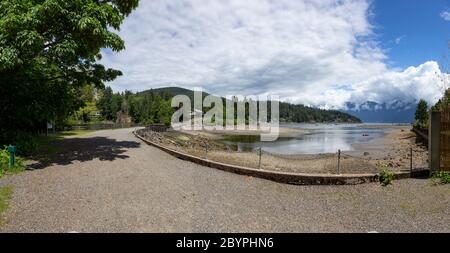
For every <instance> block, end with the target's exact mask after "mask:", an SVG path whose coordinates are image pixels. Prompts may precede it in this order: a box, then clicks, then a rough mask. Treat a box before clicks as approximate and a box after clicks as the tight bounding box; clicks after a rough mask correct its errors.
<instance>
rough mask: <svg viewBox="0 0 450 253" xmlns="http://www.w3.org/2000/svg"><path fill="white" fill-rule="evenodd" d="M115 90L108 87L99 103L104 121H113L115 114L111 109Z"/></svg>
mask: <svg viewBox="0 0 450 253" xmlns="http://www.w3.org/2000/svg"><path fill="white" fill-rule="evenodd" d="M113 95H114V94H113V90H112V89H111V87H106V88H105V90H104V91H103V95H102V96H101V98H100V99H99V101H98V102H97V107H98V108H99V109H100V112H101V114H102V116H103V118H104V119H106V120H113V119H114V117H113V112H112V109H111V105H112V100H113Z"/></svg>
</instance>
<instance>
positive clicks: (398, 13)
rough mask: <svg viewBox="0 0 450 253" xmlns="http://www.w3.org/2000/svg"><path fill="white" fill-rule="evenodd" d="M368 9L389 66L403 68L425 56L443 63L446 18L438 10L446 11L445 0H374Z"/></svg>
mask: <svg viewBox="0 0 450 253" xmlns="http://www.w3.org/2000/svg"><path fill="white" fill-rule="evenodd" d="M372 11H373V14H374V17H373V19H374V25H375V26H377V28H376V30H375V31H376V32H377V33H378V34H379V36H380V38H381V40H382V45H383V47H385V48H386V49H387V50H388V51H387V54H388V55H389V63H390V64H391V65H392V66H394V67H400V68H406V67H408V66H417V65H419V64H421V63H423V62H426V61H429V60H434V61H438V62H439V63H440V65H442V64H444V62H443V59H444V57H445V56H447V57H448V55H449V49H448V41H449V40H450V21H447V20H445V19H444V18H442V17H441V13H443V12H445V11H449V12H450V1H449V0H393V1H387V0H376V1H373V5H372ZM398 38H400V41H398V42H399V43H398V44H397V43H396V39H398Z"/></svg>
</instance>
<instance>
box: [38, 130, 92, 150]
mask: <svg viewBox="0 0 450 253" xmlns="http://www.w3.org/2000/svg"><path fill="white" fill-rule="evenodd" d="M95 131H96V130H73V131H62V132H58V133H57V134H50V135H48V136H39V137H38V139H37V141H38V146H39V148H38V149H39V150H38V156H46V155H50V154H56V153H58V152H61V151H62V148H63V147H62V146H60V145H53V142H55V141H58V140H62V139H64V138H66V137H78V136H83V135H87V134H90V133H93V132H95Z"/></svg>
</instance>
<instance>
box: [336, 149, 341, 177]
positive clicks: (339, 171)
mask: <svg viewBox="0 0 450 253" xmlns="http://www.w3.org/2000/svg"><path fill="white" fill-rule="evenodd" d="M340 167H341V150H340V149H339V150H338V164H337V174H341V168H340Z"/></svg>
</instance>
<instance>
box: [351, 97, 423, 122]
mask: <svg viewBox="0 0 450 253" xmlns="http://www.w3.org/2000/svg"><path fill="white" fill-rule="evenodd" d="M347 108H348V109H347V110H343V112H346V113H348V114H351V115H353V116H356V117H358V118H360V119H361V120H362V121H363V122H366V123H412V122H414V114H415V111H416V105H415V104H414V103H407V104H404V103H401V102H400V101H398V102H395V103H393V104H391V105H390V106H387V105H386V104H385V103H384V104H379V103H376V102H371V101H368V102H366V103H364V104H362V105H360V106H358V107H357V106H356V105H355V104H353V103H347Z"/></svg>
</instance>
